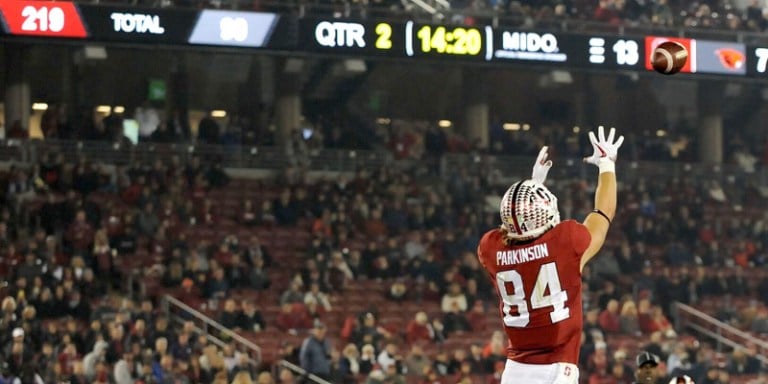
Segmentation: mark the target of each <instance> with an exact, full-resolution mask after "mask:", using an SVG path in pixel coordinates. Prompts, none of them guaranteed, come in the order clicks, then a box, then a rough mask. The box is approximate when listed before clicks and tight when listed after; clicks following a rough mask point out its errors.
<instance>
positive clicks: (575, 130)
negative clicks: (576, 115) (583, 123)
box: [573, 125, 581, 133]
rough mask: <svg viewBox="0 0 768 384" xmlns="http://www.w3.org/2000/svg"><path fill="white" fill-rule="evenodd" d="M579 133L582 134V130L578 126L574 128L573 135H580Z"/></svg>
mask: <svg viewBox="0 0 768 384" xmlns="http://www.w3.org/2000/svg"><path fill="white" fill-rule="evenodd" d="M579 132H581V128H580V127H579V126H578V125H576V126H574V127H573V133H579Z"/></svg>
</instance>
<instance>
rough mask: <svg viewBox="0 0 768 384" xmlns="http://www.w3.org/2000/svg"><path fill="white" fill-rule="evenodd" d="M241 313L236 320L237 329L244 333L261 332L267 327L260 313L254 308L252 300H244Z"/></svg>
mask: <svg viewBox="0 0 768 384" xmlns="http://www.w3.org/2000/svg"><path fill="white" fill-rule="evenodd" d="M242 308H243V312H242V313H241V314H240V317H239V318H238V323H237V324H238V327H239V328H241V329H243V330H245V331H252V332H261V331H263V330H264V329H266V327H267V325H266V323H265V322H264V318H263V317H262V316H261V312H259V310H258V309H257V308H256V305H255V304H254V303H253V301H252V300H249V299H246V300H243V302H242Z"/></svg>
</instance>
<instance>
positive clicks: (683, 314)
mask: <svg viewBox="0 0 768 384" xmlns="http://www.w3.org/2000/svg"><path fill="white" fill-rule="evenodd" d="M675 310H676V312H677V313H676V316H675V317H676V323H677V324H675V329H678V330H683V329H688V330H692V331H695V332H696V333H699V334H701V335H703V336H706V337H708V338H710V339H712V340H714V341H715V342H716V351H717V352H723V348H725V347H728V348H733V349H738V348H743V349H748V346H749V345H755V346H756V347H757V354H756V355H755V357H756V358H757V359H759V360H760V362H761V363H762V364H768V357H766V355H767V354H768V343H767V342H765V341H763V340H760V339H759V338H757V337H756V336H755V335H752V334H750V333H748V332H744V331H742V330H739V329H737V328H735V327H733V326H730V325H728V324H726V323H724V322H722V321H720V320H717V319H716V318H714V317H712V316H710V315H707V314H706V313H704V312H702V311H699V310H697V309H696V308H693V307H691V306H689V305H686V304H683V303H680V302H678V303H675Z"/></svg>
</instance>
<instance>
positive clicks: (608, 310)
mask: <svg viewBox="0 0 768 384" xmlns="http://www.w3.org/2000/svg"><path fill="white" fill-rule="evenodd" d="M598 321H599V323H600V329H602V330H603V331H605V332H606V333H618V332H619V331H621V319H620V317H619V302H618V301H617V300H614V299H611V300H610V301H608V304H607V305H606V306H605V309H604V310H603V311H602V312H600V316H599V320H598Z"/></svg>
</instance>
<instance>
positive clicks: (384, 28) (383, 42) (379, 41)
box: [376, 23, 392, 49]
mask: <svg viewBox="0 0 768 384" xmlns="http://www.w3.org/2000/svg"><path fill="white" fill-rule="evenodd" d="M376 36H378V38H376V48H378V49H390V48H392V26H391V25H389V24H387V23H379V24H376Z"/></svg>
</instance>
